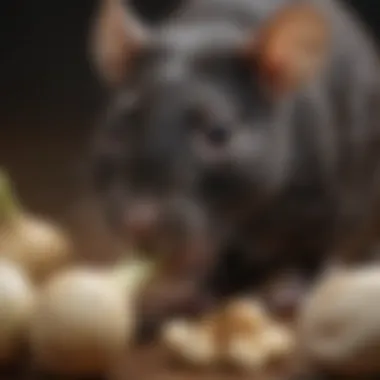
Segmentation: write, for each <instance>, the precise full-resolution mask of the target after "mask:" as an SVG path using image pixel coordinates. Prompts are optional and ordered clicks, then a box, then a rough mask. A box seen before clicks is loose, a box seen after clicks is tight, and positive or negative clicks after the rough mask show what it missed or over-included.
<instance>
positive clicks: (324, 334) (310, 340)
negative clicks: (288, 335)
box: [298, 266, 380, 374]
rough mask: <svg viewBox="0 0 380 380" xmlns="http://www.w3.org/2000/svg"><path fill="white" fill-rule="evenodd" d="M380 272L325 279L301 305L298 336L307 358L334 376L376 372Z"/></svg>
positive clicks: (369, 269)
mask: <svg viewBox="0 0 380 380" xmlns="http://www.w3.org/2000/svg"><path fill="white" fill-rule="evenodd" d="M379 300H380V267H379V266H373V267H362V268H358V269H347V270H341V271H339V272H336V273H334V272H333V273H331V274H329V275H328V276H327V277H324V278H323V279H322V280H321V281H320V282H319V283H318V284H317V285H316V286H315V288H314V289H313V290H312V291H311V294H310V295H309V297H308V298H307V299H306V301H305V302H304V304H303V305H302V309H301V313H300V318H299V321H298V322H299V323H298V329H299V331H298V333H299V338H300V344H301V348H302V351H301V352H302V353H303V354H304V356H305V359H306V360H308V361H310V362H312V363H314V364H317V365H320V366H322V367H324V368H326V369H328V370H331V371H334V372H341V373H345V372H348V371H349V372H350V373H351V372H357V373H359V374H362V373H365V372H374V371H379V370H380V362H379V357H380V303H379Z"/></svg>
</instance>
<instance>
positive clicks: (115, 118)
mask: <svg viewBox="0 0 380 380" xmlns="http://www.w3.org/2000/svg"><path fill="white" fill-rule="evenodd" d="M96 20H97V21H96V23H95V28H94V33H93V34H92V37H93V44H92V45H91V46H92V47H93V50H92V52H93V57H94V61H95V64H96V68H97V69H98V71H99V73H100V74H101V76H102V78H103V79H104V80H105V82H106V83H107V84H108V85H109V86H112V88H113V90H114V91H113V97H112V99H111V104H110V112H109V116H108V118H107V121H106V123H105V124H106V125H105V128H104V129H103V131H104V132H105V136H103V137H101V139H100V142H101V144H104V143H107V144H112V145H108V146H107V149H108V151H105V150H104V147H103V148H102V149H101V151H102V154H101V155H99V160H98V164H99V166H102V167H103V168H102V170H101V171H102V173H103V172H104V173H103V174H104V178H103V174H102V182H103V185H104V188H105V189H107V191H106V193H107V194H108V196H109V198H110V199H111V200H112V202H114V203H115V207H114V209H116V210H117V213H118V214H119V215H123V218H122V219H123V220H124V222H125V225H126V226H127V227H126V231H127V232H128V234H132V235H134V236H137V230H139V231H140V232H141V231H142V230H144V231H145V235H144V236H145V237H146V236H147V235H151V236H152V234H153V233H152V231H156V232H157V231H158V230H159V229H160V231H161V230H162V229H165V227H164V226H166V225H168V226H169V225H171V227H170V228H169V227H168V228H167V231H169V230H170V231H176V232H174V235H175V236H178V229H181V227H183V226H186V225H191V224H194V223H195V224H197V225H201V224H202V223H203V222H205V211H204V207H202V202H204V200H205V199H207V200H210V201H212V202H216V203H217V204H218V201H219V204H221V205H222V206H226V205H227V204H228V205H233V204H235V203H236V202H237V201H241V200H242V199H246V196H248V195H249V196H253V195H254V196H260V194H262V193H266V192H268V191H269V189H271V188H273V183H274V182H276V180H277V179H276V178H273V177H275V176H276V175H273V173H274V172H277V173H278V172H279V171H276V170H274V169H273V168H271V167H272V166H273V165H274V164H273V162H274V161H275V160H273V158H274V157H276V154H277V153H278V152H277V151H276V150H277V149H278V147H277V146H276V141H275V140H276V137H275V135H276V133H275V131H274V128H273V124H274V123H275V119H276V117H277V116H276V115H277V114H276V109H277V108H278V104H279V103H281V100H282V98H283V97H285V96H287V94H289V92H291V91H294V90H296V89H297V88H298V87H300V86H302V85H303V84H304V83H306V82H307V81H309V80H310V79H311V78H312V77H314V76H315V75H316V74H317V73H318V71H319V69H320V67H321V64H322V63H323V61H324V58H325V50H326V46H327V37H328V33H327V28H326V23H325V20H324V18H323V16H322V15H321V14H320V13H319V11H318V10H317V9H314V8H313V7H312V6H310V5H308V4H301V5H299V4H298V5H292V6H288V7H287V8H286V9H281V10H280V11H279V12H278V13H276V14H275V15H274V16H273V18H271V19H270V20H268V21H267V22H266V23H264V25H263V26H259V27H258V26H255V25H253V26H252V30H249V29H246V28H243V27H237V26H233V25H232V24H230V23H229V22H228V20H227V21H226V22H224V23H220V22H219V23H196V22H189V21H187V22H186V23H183V24H178V22H175V20H174V19H173V21H172V22H168V23H167V24H166V25H165V26H164V27H160V28H156V29H155V30H148V29H147V28H146V27H144V26H143V25H141V23H139V22H138V20H136V18H135V17H132V16H131V13H130V12H127V10H126V9H125V8H123V7H122V6H121V4H120V2H119V1H118V0H103V3H102V4H101V10H100V13H99V17H98V18H97V19H96ZM276 122H277V121H276ZM107 141H108V142H107ZM277 182H278V181H277ZM111 194H112V195H111ZM116 200H120V201H116ZM119 220H120V218H119ZM169 221H171V222H170V223H169ZM166 222H167V223H166ZM184 230H186V228H185V229H184ZM132 231H133V232H132ZM147 231H149V233H147ZM161 232H162V231H161ZM160 235H161V236H162V234H160ZM141 236H143V235H141ZM145 241H148V239H145Z"/></svg>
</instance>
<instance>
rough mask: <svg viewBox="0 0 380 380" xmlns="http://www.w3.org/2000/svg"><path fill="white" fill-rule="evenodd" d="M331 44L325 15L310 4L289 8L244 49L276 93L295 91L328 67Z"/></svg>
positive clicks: (263, 28)
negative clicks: (327, 61)
mask: <svg viewBox="0 0 380 380" xmlns="http://www.w3.org/2000/svg"><path fill="white" fill-rule="evenodd" d="M330 40H331V30H330V25H329V22H328V21H327V19H326V18H325V16H324V14H323V13H322V12H321V11H320V10H319V9H318V8H317V7H316V6H314V5H313V4H310V3H309V2H303V1H298V2H295V3H292V4H290V5H288V6H286V7H285V8H284V9H281V10H280V11H279V12H277V13H276V14H275V15H274V16H273V17H272V18H271V19H269V20H268V21H267V22H266V23H264V25H263V27H262V29H261V30H259V31H258V33H257V34H256V35H254V36H252V38H249V40H248V42H247V43H246V44H245V46H244V55H245V57H246V59H247V58H248V59H250V60H251V62H253V61H254V62H255V65H257V67H258V70H259V75H260V76H261V78H262V79H263V80H264V81H265V82H266V83H267V84H268V85H269V86H270V89H271V90H272V91H274V92H275V93H279V92H280V93H283V92H284V91H285V92H286V91H291V90H294V89H297V88H298V87H299V86H302V85H303V84H304V83H305V82H307V81H309V80H311V79H313V77H314V76H315V75H317V74H318V72H319V70H320V69H321V67H322V65H323V64H324V63H325V61H326V58H327V55H328V50H329V46H330Z"/></svg>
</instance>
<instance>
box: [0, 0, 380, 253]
mask: <svg viewBox="0 0 380 380" xmlns="http://www.w3.org/2000/svg"><path fill="white" fill-rule="evenodd" d="M177 1H178V0H163V1H158V0H157V1H155V2H154V1H151V0H134V1H132V3H133V5H134V6H135V8H136V9H137V11H138V12H139V13H140V15H141V16H143V17H144V18H145V19H146V21H148V22H156V21H157V20H159V19H160V17H162V16H163V15H164V14H165V13H166V12H167V11H169V10H170V9H171V8H172V7H173V6H174V4H175V3H176V2H177ZM346 1H347V2H349V3H350V4H351V5H352V6H353V7H354V8H355V9H356V10H357V12H358V13H359V14H360V16H361V17H362V19H363V20H364V22H365V23H366V24H367V26H368V27H369V28H370V30H371V31H372V32H373V34H374V36H375V37H376V36H377V37H378V38H380V7H379V4H378V0H350V1H349V0H346ZM1 3H2V5H1V6H0V165H2V166H5V167H6V168H7V169H8V170H9V172H10V174H11V175H12V177H13V179H14V181H15V183H16V187H17V188H16V190H17V191H18V193H19V195H20V197H21V198H22V199H23V201H24V203H25V205H26V206H27V207H28V208H30V209H31V210H32V211H34V212H38V213H41V214H45V215H48V216H50V217H53V218H56V219H57V220H59V221H61V222H62V223H66V225H68V226H70V228H73V229H74V230H75V231H77V232H78V234H77V235H78V239H82V240H81V244H83V252H84V254H85V255H90V256H93V257H97V258H99V259H104V254H103V255H101V252H104V250H105V249H110V252H111V250H112V249H111V248H109V247H110V244H111V240H110V239H109V237H108V234H107V232H106V231H105V228H104V226H102V225H101V223H100V220H99V218H97V217H95V216H94V215H93V213H91V212H90V209H91V206H90V203H88V204H87V203H86V202H84V200H83V199H84V197H85V196H86V195H85V194H86V186H85V180H84V179H85V175H84V173H85V171H86V170H85V168H86V156H87V153H88V148H89V142H90V141H89V139H90V136H91V133H92V131H93V128H94V126H95V125H96V119H97V115H98V114H99V110H100V107H101V104H102V101H103V97H104V94H103V92H102V88H101V87H100V86H99V84H98V83H97V81H96V78H95V77H94V76H93V75H92V73H91V71H90V69H89V66H88V62H87V59H86V33H87V29H88V21H89V17H90V15H91V13H92V11H93V9H94V7H95V5H96V1H94V0H81V1H73V0H71V1H48V0H37V1H28V0H19V1H2V2H1ZM97 220H98V221H99V222H95V221H97ZM90 221H91V223H90ZM79 231H80V232H79ZM88 234H90V235H91V236H95V234H96V236H98V237H99V239H93V238H92V239H87V238H86V236H88ZM79 236H80V238H79ZM110 257H111V255H110Z"/></svg>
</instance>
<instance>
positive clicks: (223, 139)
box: [206, 125, 231, 146]
mask: <svg viewBox="0 0 380 380" xmlns="http://www.w3.org/2000/svg"><path fill="white" fill-rule="evenodd" d="M230 132H231V131H230V130H229V129H228V128H227V127H225V126H223V125H215V126H213V127H211V128H209V129H208V130H207V131H206V135H207V139H208V141H209V142H210V143H212V144H213V145H217V146H223V145H224V144H226V143H227V142H228V140H229V139H230V137H231V133H230Z"/></svg>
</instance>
